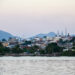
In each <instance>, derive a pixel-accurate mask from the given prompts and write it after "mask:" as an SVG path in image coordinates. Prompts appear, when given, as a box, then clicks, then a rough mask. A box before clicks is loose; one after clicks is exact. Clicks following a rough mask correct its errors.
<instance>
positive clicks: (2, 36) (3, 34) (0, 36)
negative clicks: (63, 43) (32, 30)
mask: <svg viewBox="0 0 75 75" xmlns="http://www.w3.org/2000/svg"><path fill="white" fill-rule="evenodd" d="M44 36H49V37H55V36H56V33H54V32H50V33H48V34H37V35H35V36H32V37H31V38H35V37H39V38H43V37H44ZM10 37H15V36H13V35H12V34H10V33H9V32H6V31H2V30H0V40H2V39H6V40H8V39H9V38H10Z"/></svg>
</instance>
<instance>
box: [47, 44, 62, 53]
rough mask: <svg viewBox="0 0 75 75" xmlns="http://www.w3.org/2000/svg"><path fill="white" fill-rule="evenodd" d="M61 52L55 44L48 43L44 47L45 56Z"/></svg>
mask: <svg viewBox="0 0 75 75" xmlns="http://www.w3.org/2000/svg"><path fill="white" fill-rule="evenodd" d="M61 51H62V48H61V47H59V46H58V45H57V44H56V43H50V44H48V45H47V47H46V53H47V54H51V53H56V52H61Z"/></svg>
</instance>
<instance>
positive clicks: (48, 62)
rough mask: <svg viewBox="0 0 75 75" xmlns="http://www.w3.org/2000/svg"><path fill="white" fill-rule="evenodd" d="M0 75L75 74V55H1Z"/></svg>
mask: <svg viewBox="0 0 75 75" xmlns="http://www.w3.org/2000/svg"><path fill="white" fill-rule="evenodd" d="M0 75H75V57H0Z"/></svg>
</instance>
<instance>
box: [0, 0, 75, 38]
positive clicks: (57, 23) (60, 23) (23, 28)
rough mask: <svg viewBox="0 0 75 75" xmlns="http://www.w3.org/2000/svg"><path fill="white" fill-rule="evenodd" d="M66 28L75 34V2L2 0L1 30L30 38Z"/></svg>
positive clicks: (0, 12) (71, 0) (70, 0)
mask: <svg viewBox="0 0 75 75" xmlns="http://www.w3.org/2000/svg"><path fill="white" fill-rule="evenodd" d="M65 28H67V30H68V32H70V33H71V34H74V33H75V0H0V30H4V31H7V32H10V33H12V34H13V35H18V36H22V37H30V36H33V35H35V34H38V33H48V32H51V31H54V32H56V33H57V31H58V30H59V31H60V32H62V31H63V32H64V30H65Z"/></svg>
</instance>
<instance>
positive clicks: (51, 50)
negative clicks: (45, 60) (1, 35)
mask: <svg viewBox="0 0 75 75" xmlns="http://www.w3.org/2000/svg"><path fill="white" fill-rule="evenodd" d="M63 49H64V48H63V47H59V46H58V45H57V43H50V44H48V45H47V46H46V48H45V49H42V48H40V47H39V46H36V45H35V46H32V47H25V48H23V49H22V48H20V45H16V46H15V47H14V48H7V47H4V46H3V45H2V43H1V42H0V55H1V56H3V55H12V54H14V55H20V54H24V53H26V54H27V55H30V54H32V55H36V56H37V55H43V56H46V55H49V56H75V50H74V51H65V52H63Z"/></svg>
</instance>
